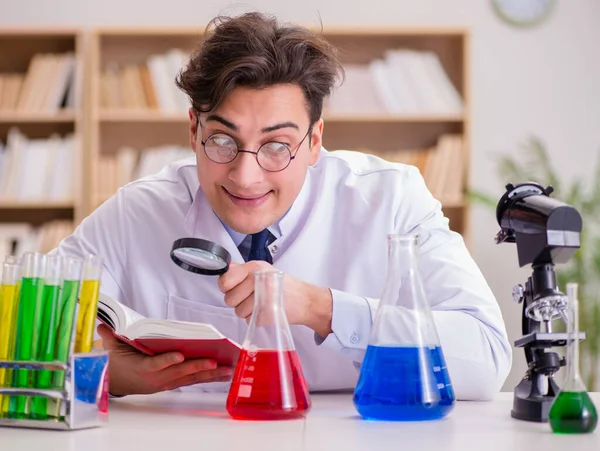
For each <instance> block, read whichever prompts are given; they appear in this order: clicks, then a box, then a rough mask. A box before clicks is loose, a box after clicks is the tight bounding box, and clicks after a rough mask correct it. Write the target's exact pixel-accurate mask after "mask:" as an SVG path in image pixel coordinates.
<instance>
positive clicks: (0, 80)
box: [0, 52, 82, 113]
mask: <svg viewBox="0 0 600 451" xmlns="http://www.w3.org/2000/svg"><path fill="white" fill-rule="evenodd" d="M81 71H82V67H81V63H80V61H79V60H78V59H77V58H76V57H75V55H74V53H73V52H67V53H60V54H55V53H38V54H35V55H34V56H33V57H32V58H31V61H30V63H29V67H28V68H27V72H26V73H24V74H21V73H13V72H7V73H0V111H2V112H18V113H23V112H28V113H55V112H57V111H58V110H60V109H61V108H67V109H74V108H76V107H77V106H78V99H79V97H80V96H79V93H78V91H79V89H80V81H81Z"/></svg>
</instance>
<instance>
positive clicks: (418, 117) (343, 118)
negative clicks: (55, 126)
mask: <svg viewBox="0 0 600 451" xmlns="http://www.w3.org/2000/svg"><path fill="white" fill-rule="evenodd" d="M98 119H99V120H100V121H101V122H174V123H184V122H188V121H189V118H188V116H187V114H181V113H179V114H178V113H174V114H165V113H161V112H158V111H152V110H150V111H144V110H132V111H127V110H104V111H100V113H99V114H98ZM324 119H325V121H326V122H335V123H338V122H340V123H346V122H348V123H360V122H364V123H379V122H392V123H394V122H462V121H464V119H465V118H464V116H463V115H462V114H408V115H392V114H374V115H362V114H327V115H325V116H324Z"/></svg>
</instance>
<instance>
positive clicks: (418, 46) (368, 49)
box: [323, 27, 470, 241]
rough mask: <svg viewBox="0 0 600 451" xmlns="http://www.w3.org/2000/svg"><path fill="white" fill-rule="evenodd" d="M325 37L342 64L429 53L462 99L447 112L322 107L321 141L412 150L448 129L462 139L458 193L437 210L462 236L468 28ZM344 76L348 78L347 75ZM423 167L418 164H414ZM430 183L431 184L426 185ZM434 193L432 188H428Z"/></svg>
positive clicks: (342, 31)
mask: <svg viewBox="0 0 600 451" xmlns="http://www.w3.org/2000/svg"><path fill="white" fill-rule="evenodd" d="M323 34H324V35H325V37H326V38H327V39H328V40H329V41H330V42H331V43H332V44H333V45H335V46H336V47H337V48H338V49H339V55H340V58H341V60H342V63H343V64H344V65H345V66H356V65H369V64H371V63H372V62H373V61H375V60H382V59H385V57H386V54H387V52H388V51H390V50H396V49H402V50H411V51H414V52H433V53H434V54H435V55H437V58H439V62H440V64H441V66H442V67H443V69H444V71H445V73H446V75H447V77H448V79H449V80H450V82H451V83H452V85H453V86H454V88H455V90H456V91H457V92H458V93H459V95H460V98H461V99H462V108H461V110H460V111H457V112H452V113H441V114H440V113H430V112H421V113H408V114H402V113H401V114H397V113H396V114H393V113H388V114H368V115H365V114H360V113H359V111H357V112H356V113H354V112H353V114H347V113H346V114H340V113H329V114H328V112H327V110H326V112H325V114H324V118H325V123H326V126H325V133H324V146H325V147H326V148H327V149H348V150H362V151H372V153H375V154H377V153H379V152H382V153H385V154H386V155H390V152H395V151H398V152H399V153H400V152H403V153H406V152H407V151H416V150H421V149H426V148H431V147H432V146H435V144H436V142H437V141H438V140H439V139H440V137H442V136H444V135H446V134H450V135H459V136H460V137H461V138H462V152H461V158H462V162H461V164H462V175H461V176H460V177H459V178H460V187H459V191H460V196H458V197H457V196H456V195H454V196H453V197H452V198H448V199H445V198H444V197H445V196H444V195H441V196H437V197H438V198H439V199H440V201H441V202H442V206H443V211H444V213H445V215H446V216H447V217H448V218H449V221H450V227H451V228H452V229H453V230H456V231H458V232H460V233H461V234H462V235H463V236H464V237H465V239H466V240H467V241H468V230H467V225H468V223H469V221H468V205H467V202H466V201H465V198H464V193H465V192H466V188H467V186H466V185H467V181H468V180H469V174H468V168H469V154H470V122H469V111H470V92H469V32H468V30H466V29H463V28H398V29H395V28H377V29H374V28H349V27H344V28H329V29H327V28H326V29H325V30H324V33H323ZM347 81H348V80H347ZM420 169H422V172H424V171H423V168H420ZM430 188H431V187H430ZM434 194H435V193H434Z"/></svg>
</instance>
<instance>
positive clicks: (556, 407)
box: [548, 283, 598, 434]
mask: <svg viewBox="0 0 600 451" xmlns="http://www.w3.org/2000/svg"><path fill="white" fill-rule="evenodd" d="M567 298H568V303H569V305H568V311H567V313H568V314H567V375H566V380H565V382H564V384H563V387H562V388H561V390H560V392H559V393H558V395H557V397H556V399H555V400H554V402H553V403H552V406H551V407H550V412H549V413H548V419H549V422H550V426H551V427H552V430H553V431H554V432H555V433H559V434H581V433H586V432H593V431H594V430H595V429H596V425H597V423H598V414H597V412H596V407H595V406H594V403H593V402H592V399H591V398H590V396H589V394H588V392H587V388H586V386H585V384H584V383H583V380H582V379H581V376H580V374H579V306H578V299H577V284H576V283H569V284H567Z"/></svg>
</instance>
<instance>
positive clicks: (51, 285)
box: [30, 255, 63, 420]
mask: <svg viewBox="0 0 600 451" xmlns="http://www.w3.org/2000/svg"><path fill="white" fill-rule="evenodd" d="M62 276H63V257H61V256H60V255H49V256H48V258H47V260H46V270H45V274H44V287H43V289H42V316H41V328H40V335H39V343H38V346H37V361H38V362H52V361H53V360H54V345H55V342H56V333H57V325H58V314H59V310H58V308H59V300H60V289H61V282H62ZM36 373H37V374H36V378H35V379H36V381H35V382H36V385H35V386H36V388H50V382H51V378H52V372H51V371H50V370H39V371H37V372H36ZM47 411H48V398H45V397H43V396H36V397H34V398H33V399H32V406H31V414H30V417H31V418H33V419H36V420H46V419H47V418H48V412H47Z"/></svg>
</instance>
